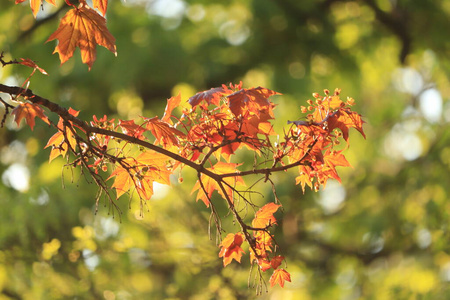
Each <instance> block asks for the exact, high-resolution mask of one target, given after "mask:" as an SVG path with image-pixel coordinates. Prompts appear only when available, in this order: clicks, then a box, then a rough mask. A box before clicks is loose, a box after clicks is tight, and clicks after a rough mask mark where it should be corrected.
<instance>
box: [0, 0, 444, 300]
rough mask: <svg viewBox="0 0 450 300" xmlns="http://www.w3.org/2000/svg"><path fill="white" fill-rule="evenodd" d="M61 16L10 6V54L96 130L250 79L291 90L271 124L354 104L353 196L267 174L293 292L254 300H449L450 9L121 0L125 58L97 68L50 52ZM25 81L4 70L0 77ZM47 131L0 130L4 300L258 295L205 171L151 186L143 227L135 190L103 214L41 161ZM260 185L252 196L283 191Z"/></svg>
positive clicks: (120, 41)
mask: <svg viewBox="0 0 450 300" xmlns="http://www.w3.org/2000/svg"><path fill="white" fill-rule="evenodd" d="M57 2H58V5H59V6H63V1H57ZM59 6H58V7H52V6H50V5H48V4H47V3H44V10H43V11H41V12H40V13H39V14H38V18H37V21H35V20H34V19H33V17H32V15H31V11H30V9H29V3H28V1H26V2H25V3H23V4H21V5H14V1H12V0H9V1H2V2H1V3H0V24H1V26H0V50H3V51H4V52H5V55H6V58H7V59H9V58H20V57H24V58H25V57H26V58H30V59H33V60H35V61H37V62H38V64H39V66H40V67H42V68H44V69H45V70H46V71H47V72H48V73H49V76H44V75H42V74H36V75H35V76H34V77H33V78H32V80H31V86H30V88H31V89H33V91H34V92H35V93H36V94H38V95H40V96H43V97H45V98H48V99H51V100H53V101H56V102H57V103H59V104H61V105H63V106H65V107H73V108H75V109H77V110H81V113H80V117H81V118H82V119H85V120H90V119H91V118H92V115H97V116H102V115H103V114H107V115H108V116H109V117H114V118H120V119H132V118H135V117H137V116H140V115H144V116H146V117H153V116H155V115H159V116H161V115H162V112H163V109H164V106H165V99H167V98H169V97H170V96H171V95H176V94H178V92H180V91H181V93H182V96H184V97H188V96H190V95H192V94H193V93H195V92H196V91H200V90H204V89H209V88H211V87H215V86H219V85H221V84H222V83H228V82H238V81H239V80H243V82H244V86H246V87H251V86H258V85H261V86H264V87H267V88H270V89H274V90H276V91H278V92H281V93H283V96H278V97H277V98H276V100H275V101H276V102H277V103H278V106H277V109H276V114H277V121H276V122H277V123H276V127H277V129H280V128H282V127H283V126H284V124H285V122H286V121H287V120H295V119H298V118H299V116H300V109H299V106H300V105H303V104H304V101H305V100H307V99H308V98H310V97H311V96H310V95H311V93H312V92H321V91H322V90H323V89H324V88H328V89H330V90H334V88H336V87H339V88H341V89H342V94H343V95H345V96H347V95H348V96H351V97H353V98H355V99H356V101H357V102H356V103H357V104H356V108H355V109H356V110H357V111H359V112H360V113H361V114H363V116H364V118H365V120H366V121H367V124H366V126H365V131H366V135H367V140H363V139H362V138H361V137H360V136H358V135H357V134H354V135H353V136H351V144H350V148H349V149H348V154H347V158H348V160H349V161H350V162H351V164H352V165H353V169H350V168H349V169H348V170H342V172H341V175H342V183H343V185H342V186H340V185H338V184H334V183H329V184H328V186H327V188H326V189H325V190H323V191H320V192H319V193H313V192H311V191H310V192H307V193H306V194H305V195H303V194H302V193H301V189H300V188H299V187H298V186H295V185H294V174H293V173H287V174H278V175H277V176H276V177H274V181H275V182H276V187H277V193H278V196H279V197H280V199H281V201H282V203H283V206H284V213H283V214H280V215H279V217H280V218H281V219H282V221H281V222H280V226H279V227H278V228H277V234H278V236H279V239H278V241H277V242H278V243H279V244H280V246H281V249H283V253H282V255H284V256H286V258H287V262H288V266H287V270H288V271H289V272H290V273H291V275H292V283H287V284H286V286H285V288H284V289H281V288H278V287H276V288H273V289H269V292H268V293H263V295H261V296H259V298H260V299H448V298H450V285H449V281H450V243H449V238H450V234H449V233H450V232H449V221H450V220H449V212H450V202H449V201H448V200H449V194H450V188H449V186H450V185H449V174H450V130H449V129H448V126H449V122H450V102H449V101H448V99H449V97H450V87H449V84H448V82H449V77H450V73H449V71H448V70H449V64H450V59H449V57H448V53H449V51H450V49H449V48H450V44H449V42H448V37H447V35H448V31H447V29H448V28H450V1H448V0H433V1H432V0H424V1H412V0H398V1H389V0H365V1H363V0H361V1H337V0H323V1H312V0H308V1H295V0H273V1H270V0H257V1H256V0H253V1H252V0H239V1H237V0H231V1H204V0H197V1H194V0H192V1H183V0H170V1H169V0H154V1H150V0H149V1H146V0H127V1H126V2H122V1H110V7H109V9H108V13H107V19H108V26H109V28H110V31H111V33H112V34H113V35H114V36H115V37H116V39H117V50H118V57H117V58H115V57H114V56H113V55H112V54H111V53H109V52H108V51H107V50H106V49H102V48H98V58H97V61H96V62H95V64H94V66H93V68H92V71H91V72H88V71H87V66H85V65H82V64H81V60H80V58H79V52H77V53H76V54H75V56H74V58H72V59H71V60H69V61H68V62H67V63H66V64H64V65H62V66H60V65H59V61H58V57H57V55H51V53H52V51H53V48H54V46H55V44H54V42H50V43H45V41H46V39H47V38H48V36H49V35H50V34H51V33H52V32H53V31H54V30H55V29H56V27H57V24H58V19H59V18H60V17H62V15H63V13H64V11H65V10H64V9H62V10H60V7H59ZM54 12H56V14H55V15H54V16H52V14H53V13H54ZM29 72H30V70H29V69H28V68H26V67H23V66H14V67H5V68H2V69H0V80H1V82H2V83H3V84H9V85H20V84H21V83H22V82H23V80H24V79H25V78H26V77H27V76H28V75H29ZM0 96H1V95H0ZM2 97H3V96H2ZM0 112H3V108H0ZM54 117H55V116H53V118H54ZM37 122H38V123H37V126H36V127H35V129H34V131H33V132H32V131H31V130H30V129H29V128H22V129H20V130H19V128H17V126H15V125H14V124H13V122H12V120H11V119H10V118H8V120H7V125H6V128H3V129H2V130H0V174H1V182H0V206H1V210H0V290H1V291H2V292H1V294H0V299H107V300H113V299H248V298H252V297H256V296H254V290H253V289H252V288H247V285H248V283H247V282H248V277H249V273H248V269H249V268H248V267H249V262H248V260H245V259H244V260H243V262H242V265H239V264H237V263H233V264H231V265H230V266H228V267H226V268H223V267H222V262H221V260H220V259H219V258H218V256H217V255H218V248H217V247H216V243H215V240H214V239H215V236H214V234H213V235H212V240H210V239H209V237H208V219H209V211H208V210H207V209H206V208H205V207H204V205H203V204H202V203H195V201H194V197H193V196H191V195H190V189H191V188H192V186H193V183H194V182H195V179H196V178H195V173H193V172H189V171H187V170H186V171H185V172H184V173H183V177H184V182H183V184H179V183H177V182H176V180H175V181H174V183H173V185H172V187H171V188H165V187H158V188H156V189H155V191H156V192H155V196H154V198H153V199H152V200H151V201H149V202H148V203H147V207H146V208H145V214H144V216H143V217H142V216H141V215H140V213H139V206H138V203H139V202H138V201H130V202H128V200H127V199H126V197H123V198H122V199H120V200H119V201H118V205H119V207H120V208H121V212H122V213H121V214H119V213H118V212H117V211H115V212H114V211H113V210H112V209H111V208H109V207H108V205H107V204H106V205H103V203H100V209H99V212H98V213H97V214H95V213H94V212H95V200H94V198H95V193H96V186H95V185H94V184H88V183H87V182H86V181H85V177H84V174H80V172H79V171H74V170H71V169H70V168H67V167H64V163H65V162H64V160H63V159H61V158H59V159H57V160H55V161H54V162H52V163H51V164H48V155H49V150H48V149H43V147H44V146H45V144H46V141H47V140H48V138H49V137H50V136H51V135H52V134H53V133H52V132H51V130H49V129H48V127H46V125H45V124H44V123H42V122H40V121H37ZM39 122H40V123H39ZM21 127H25V126H23V124H22V126H21ZM242 155H244V156H241V157H240V158H237V160H239V159H244V157H245V155H251V154H249V153H246V154H242ZM236 162H239V161H236ZM61 177H62V178H63V179H61ZM256 188H257V189H258V191H261V192H262V193H263V194H264V195H265V198H262V199H260V200H258V199H255V201H260V202H261V203H264V202H266V201H268V200H269V199H271V197H273V196H271V190H270V188H269V187H265V186H263V185H262V184H261V183H260V184H258V185H257V186H256ZM132 200H133V199H132ZM134 200H136V199H134ZM218 206H219V213H220V215H221V216H223V217H224V220H225V221H224V222H225V223H224V227H225V228H226V229H227V230H229V231H230V232H235V231H237V230H238V227H237V225H235V224H232V222H230V220H228V219H227V217H226V214H227V211H226V207H225V205H223V206H221V205H220V204H218ZM246 253H247V254H248V249H246ZM253 272H255V270H253ZM253 277H254V273H253V274H251V275H250V285H252V284H253ZM266 280H268V278H266Z"/></svg>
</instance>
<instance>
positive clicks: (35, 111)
mask: <svg viewBox="0 0 450 300" xmlns="http://www.w3.org/2000/svg"><path fill="white" fill-rule="evenodd" d="M11 114H13V115H14V121H15V122H16V123H17V126H19V124H20V121H22V119H23V118H25V121H26V122H27V124H28V126H30V128H31V130H33V129H34V124H35V122H34V118H35V117H38V118H40V119H42V121H44V122H45V123H47V124H49V125H50V121H49V120H48V118H47V116H46V115H45V113H44V110H43V109H42V108H41V107H40V106H39V105H37V104H34V103H28V102H26V103H20V104H19V105H17V106H16V107H15V108H14V110H13V111H12V113H11Z"/></svg>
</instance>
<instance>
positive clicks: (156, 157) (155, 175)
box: [136, 150, 171, 185]
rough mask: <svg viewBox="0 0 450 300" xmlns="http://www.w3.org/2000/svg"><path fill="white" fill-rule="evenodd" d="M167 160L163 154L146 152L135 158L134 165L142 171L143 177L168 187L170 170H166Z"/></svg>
mask: <svg viewBox="0 0 450 300" xmlns="http://www.w3.org/2000/svg"><path fill="white" fill-rule="evenodd" d="M168 160H169V158H168V157H167V156H165V155H164V154H161V153H158V152H155V151H152V150H147V151H144V152H142V153H141V154H140V155H139V156H138V157H136V164H137V165H139V166H140V167H141V170H142V169H143V171H145V172H143V173H144V174H143V175H144V176H145V177H148V178H151V180H152V181H156V182H159V183H162V184H167V185H170V178H169V176H170V174H171V172H170V170H168V169H167V163H166V162H167V161H168Z"/></svg>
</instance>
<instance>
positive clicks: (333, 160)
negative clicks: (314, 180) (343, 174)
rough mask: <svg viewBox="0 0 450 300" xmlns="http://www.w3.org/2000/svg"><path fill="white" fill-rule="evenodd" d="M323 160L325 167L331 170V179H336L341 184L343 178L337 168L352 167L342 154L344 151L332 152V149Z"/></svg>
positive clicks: (328, 150)
mask: <svg viewBox="0 0 450 300" xmlns="http://www.w3.org/2000/svg"><path fill="white" fill-rule="evenodd" d="M323 160H324V162H325V165H326V166H327V167H328V168H329V169H330V177H332V178H334V179H336V180H337V181H339V182H341V178H340V177H339V175H338V174H337V171H336V167H337V166H341V167H351V165H350V163H349V162H348V161H347V159H346V158H345V156H344V154H342V150H341V151H330V149H327V151H326V152H325V154H324V156H323Z"/></svg>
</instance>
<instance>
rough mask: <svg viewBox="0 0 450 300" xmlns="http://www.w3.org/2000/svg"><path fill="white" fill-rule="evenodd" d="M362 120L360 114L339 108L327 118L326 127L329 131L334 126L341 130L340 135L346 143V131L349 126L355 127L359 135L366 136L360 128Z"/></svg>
mask: <svg viewBox="0 0 450 300" xmlns="http://www.w3.org/2000/svg"><path fill="white" fill-rule="evenodd" d="M363 124H364V121H363V120H362V118H361V115H360V114H358V113H356V112H354V111H350V110H346V109H340V110H338V111H337V112H336V113H334V114H333V115H332V116H331V117H330V118H329V119H328V128H329V131H330V132H331V131H332V130H333V129H335V128H339V129H340V130H341V131H342V137H343V138H344V140H345V141H346V142H347V143H348V131H349V129H350V128H355V129H356V130H358V131H359V132H360V133H361V135H362V136H363V137H364V138H366V135H365V134H364V130H363V128H362V126H363Z"/></svg>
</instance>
